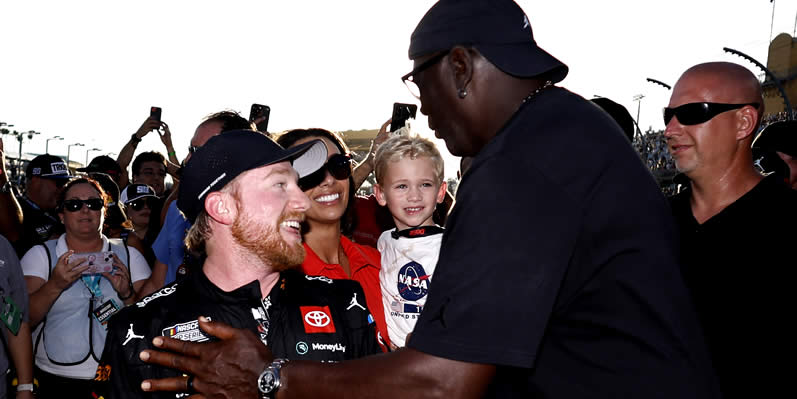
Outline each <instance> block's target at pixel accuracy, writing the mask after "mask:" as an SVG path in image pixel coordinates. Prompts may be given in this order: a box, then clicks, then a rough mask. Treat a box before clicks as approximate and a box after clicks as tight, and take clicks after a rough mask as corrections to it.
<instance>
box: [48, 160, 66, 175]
mask: <svg viewBox="0 0 797 399" xmlns="http://www.w3.org/2000/svg"><path fill="white" fill-rule="evenodd" d="M50 169H51V170H52V171H53V174H59V175H60V174H64V173H67V171H66V164H65V163H63V162H53V163H51V164H50Z"/></svg>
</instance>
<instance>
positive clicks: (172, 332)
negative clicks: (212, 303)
mask: <svg viewBox="0 0 797 399" xmlns="http://www.w3.org/2000/svg"><path fill="white" fill-rule="evenodd" d="M208 320H210V317H208ZM161 335H163V336H164V337H169V338H174V339H179V340H180V341H190V342H205V341H207V340H208V339H209V338H208V336H207V335H205V333H204V332H202V330H200V329H199V321H198V320H191V321H188V322H185V323H179V324H175V325H173V326H171V327H166V328H164V329H163V331H162V332H161Z"/></svg>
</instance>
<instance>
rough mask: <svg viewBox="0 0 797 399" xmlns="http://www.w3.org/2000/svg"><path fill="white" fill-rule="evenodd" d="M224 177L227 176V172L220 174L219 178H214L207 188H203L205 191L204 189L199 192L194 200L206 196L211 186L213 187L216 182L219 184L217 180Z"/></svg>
mask: <svg viewBox="0 0 797 399" xmlns="http://www.w3.org/2000/svg"><path fill="white" fill-rule="evenodd" d="M224 176H227V172H224V173H222V174H221V176H219V177H217V178H216V180H213V182H212V183H210V184H208V186H207V187H205V189H204V190H202V192H201V193H199V195H197V197H196V199H200V198H202V196H203V195H205V194H207V192H208V191H210V189H211V188H212V187H213V186H215V185H216V183H218V182H219V180H221V179H223V178H224Z"/></svg>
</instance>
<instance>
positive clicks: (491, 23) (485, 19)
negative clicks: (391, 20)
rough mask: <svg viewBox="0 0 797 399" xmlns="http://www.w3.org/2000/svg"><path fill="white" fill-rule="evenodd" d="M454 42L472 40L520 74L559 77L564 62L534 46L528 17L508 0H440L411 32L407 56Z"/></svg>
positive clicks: (564, 73)
mask: <svg viewBox="0 0 797 399" xmlns="http://www.w3.org/2000/svg"><path fill="white" fill-rule="evenodd" d="M456 45H465V46H472V47H474V48H476V49H477V50H479V52H480V53H481V54H482V55H483V56H484V57H485V58H487V59H488V60H489V61H490V62H491V63H492V64H493V65H495V66H496V67H497V68H498V69H500V70H502V71H504V72H505V73H507V74H509V75H513V76H516V77H519V78H531V77H537V76H540V75H546V76H545V77H546V78H547V79H549V80H551V81H552V82H553V83H556V82H559V81H561V80H562V79H564V78H565V76H567V72H568V68H567V65H565V64H563V63H562V62H561V61H559V60H557V59H556V58H554V57H553V56H552V55H550V54H548V52H546V51H545V50H543V49H541V48H540V47H539V46H537V42H535V41H534V36H533V34H532V32H531V23H530V22H529V19H528V17H527V16H526V14H525V13H523V10H522V9H521V8H520V6H518V5H517V4H516V3H515V2H514V1H511V0H440V1H438V2H437V3H436V4H435V5H434V6H432V8H430V9H429V11H428V12H427V13H426V15H424V16H423V18H422V19H421V22H419V23H418V26H417V27H416V28H415V31H414V32H412V37H411V38H410V49H409V56H410V59H411V60H414V59H416V58H419V57H422V56H424V55H427V54H431V53H435V52H438V51H445V50H449V49H451V48H452V47H454V46H456Z"/></svg>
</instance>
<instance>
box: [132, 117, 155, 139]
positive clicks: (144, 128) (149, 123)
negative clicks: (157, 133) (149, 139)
mask: <svg viewBox="0 0 797 399" xmlns="http://www.w3.org/2000/svg"><path fill="white" fill-rule="evenodd" d="M160 126H161V122H160V121H159V120H156V119H152V117H149V118H147V120H145V121H144V123H142V124H141V127H139V128H138V131H136V137H138V138H139V139H141V138H143V137H144V136H146V135H147V134H148V133H149V132H151V131H153V130H158V129H159V128H160Z"/></svg>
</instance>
